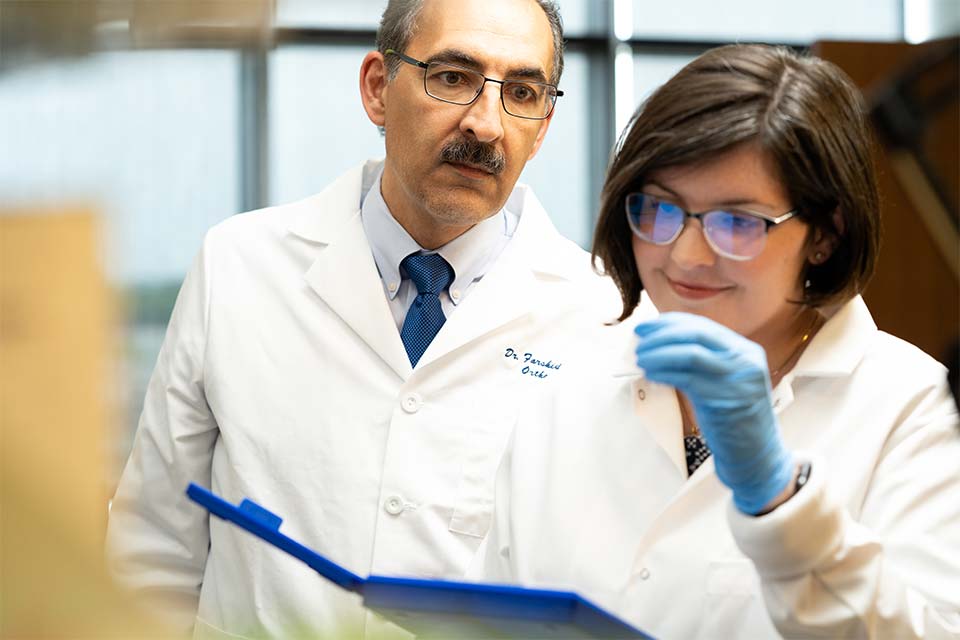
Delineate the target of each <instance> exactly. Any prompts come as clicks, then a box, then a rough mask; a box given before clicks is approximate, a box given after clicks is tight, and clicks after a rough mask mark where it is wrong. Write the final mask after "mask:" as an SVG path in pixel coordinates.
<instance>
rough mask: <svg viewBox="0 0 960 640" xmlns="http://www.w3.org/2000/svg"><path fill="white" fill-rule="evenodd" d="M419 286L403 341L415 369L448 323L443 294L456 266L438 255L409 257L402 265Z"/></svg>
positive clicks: (409, 312) (404, 321) (406, 322)
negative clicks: (442, 299)
mask: <svg viewBox="0 0 960 640" xmlns="http://www.w3.org/2000/svg"><path fill="white" fill-rule="evenodd" d="M400 266H402V267H403V268H404V269H405V270H406V272H407V275H408V276H410V279H411V280H413V284H415V285H416V286H417V297H416V298H415V299H414V301H413V304H412V305H410V309H409V310H408V311H407V317H406V318H404V320H403V329H401V330H400V339H401V340H402V341H403V346H404V348H405V349H406V350H407V357H409V358H410V365H411V366H413V367H415V366H417V362H419V360H420V356H422V355H423V353H424V352H425V351H426V350H427V347H429V346H430V343H431V342H432V341H433V338H434V336H436V335H437V333H439V332H440V327H442V326H443V323H444V322H446V321H447V318H446V316H444V315H443V309H442V308H441V306H440V298H439V297H438V296H439V295H440V292H441V291H443V290H444V289H446V288H447V287H448V286H449V285H450V281H451V280H453V267H451V266H450V265H449V264H448V263H447V261H446V260H444V259H443V257H442V256H441V255H440V254H439V253H431V254H428V255H416V254H414V255H409V256H407V257H406V258H404V259H403V262H401V263H400Z"/></svg>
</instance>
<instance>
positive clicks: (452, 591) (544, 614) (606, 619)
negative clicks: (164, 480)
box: [187, 483, 650, 638]
mask: <svg viewBox="0 0 960 640" xmlns="http://www.w3.org/2000/svg"><path fill="white" fill-rule="evenodd" d="M187 496H189V497H190V499H191V500H193V501H194V502H196V503H198V504H200V505H201V506H202V507H204V508H206V509H207V510H209V511H210V513H212V514H213V515H215V516H217V517H219V518H223V519H224V520H227V521H229V522H232V523H234V524H236V525H238V526H240V527H241V528H243V529H246V530H247V531H249V532H250V533H252V534H254V535H255V536H258V537H260V538H263V539H264V540H266V541H267V542H269V543H270V544H272V545H274V546H276V547H279V548H280V549H282V550H284V551H286V552H287V553H289V554H290V555H292V556H294V557H295V558H298V559H300V560H302V561H303V562H305V563H306V564H307V565H308V566H310V567H311V568H313V569H314V570H315V571H316V572H317V573H319V574H320V575H321V576H323V577H324V578H326V579H327V580H330V581H331V582H333V583H335V584H337V585H339V586H340V587H342V588H344V589H346V590H348V591H352V592H354V593H357V594H359V595H360V596H362V598H363V604H364V606H365V607H367V608H368V609H370V610H372V611H375V612H377V613H379V614H380V615H382V616H383V617H385V618H387V619H388V620H390V621H391V622H393V623H395V624H397V625H399V626H400V627H403V628H404V629H406V630H407V631H410V632H411V633H413V634H415V635H417V636H420V637H425V638H429V637H446V638H449V637H484V638H650V636H648V635H646V634H645V633H643V632H642V631H640V630H639V629H636V628H635V627H632V626H631V625H629V624H627V623H626V622H624V621H622V620H620V619H619V618H617V617H616V616H613V615H611V614H609V613H607V612H606V611H604V610H603V609H601V608H600V607H598V606H596V605H595V604H593V603H591V602H589V601H588V600H586V599H584V598H581V597H580V596H578V595H577V594H575V593H572V592H569V591H550V590H546V589H525V588H522V587H514V586H508V585H494V584H479V583H470V582H453V581H447V580H421V579H415V578H390V577H386V576H376V575H372V576H368V577H366V578H362V577H360V576H358V575H356V574H354V573H352V572H350V571H347V570H346V569H344V568H343V567H341V566H340V565H338V564H336V563H335V562H332V561H330V560H328V559H326V558H324V557H323V556H321V555H320V554H318V553H317V552H315V551H313V550H312V549H309V548H307V547H305V546H303V545H302V544H300V543H299V542H297V541H296V540H293V539H291V538H288V537H287V536H285V535H283V534H282V533H280V524H281V523H282V522H283V520H282V519H281V518H280V517H279V516H277V515H276V514H274V513H271V512H270V511H268V510H266V509H264V508H263V507H261V506H260V505H258V504H257V503H255V502H253V501H251V500H248V499H244V500H243V501H241V502H240V504H239V505H238V506H235V505H232V504H230V503H229V502H227V501H225V500H223V499H222V498H220V497H219V496H217V495H215V494H213V493H211V492H210V491H207V490H206V489H204V488H203V487H201V486H199V485H196V484H194V483H190V486H189V487H187Z"/></svg>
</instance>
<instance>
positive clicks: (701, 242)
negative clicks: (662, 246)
mask: <svg viewBox="0 0 960 640" xmlns="http://www.w3.org/2000/svg"><path fill="white" fill-rule="evenodd" d="M670 259H671V260H673V261H674V262H675V263H676V264H677V266H679V267H682V268H684V269H693V268H696V267H705V266H706V267H709V266H713V265H714V264H716V262H717V254H716V253H715V252H714V251H713V249H712V248H711V247H710V245H709V244H707V238H706V236H704V235H703V225H702V224H701V223H700V221H699V220H696V219H694V218H687V220H686V222H685V223H684V225H683V230H682V231H681V232H680V237H678V238H677V239H676V240H675V241H674V243H673V248H672V249H671V251H670Z"/></svg>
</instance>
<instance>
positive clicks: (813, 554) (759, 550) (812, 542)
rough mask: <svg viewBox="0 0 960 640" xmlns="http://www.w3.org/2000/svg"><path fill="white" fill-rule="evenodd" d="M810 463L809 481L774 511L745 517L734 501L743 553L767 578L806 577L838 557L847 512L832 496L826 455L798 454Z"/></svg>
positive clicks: (732, 519) (731, 518)
mask: <svg viewBox="0 0 960 640" xmlns="http://www.w3.org/2000/svg"><path fill="white" fill-rule="evenodd" d="M795 457H796V459H797V460H810V462H811V463H812V468H811V473H810V479H809V481H808V482H807V484H806V485H805V486H804V487H803V488H802V489H801V490H800V491H798V492H797V493H796V494H794V495H793V496H792V497H791V498H790V499H789V500H787V501H786V502H784V503H783V504H781V505H780V506H779V507H777V508H776V509H774V510H773V511H771V512H770V513H768V514H766V515H762V516H751V515H747V514H744V513H741V512H740V511H739V510H738V509H737V508H736V506H735V505H734V504H733V501H732V500H731V501H730V503H729V504H728V506H727V521H728V522H729V524H730V531H731V533H732V534H733V538H734V540H735V541H736V543H737V546H738V547H740V551H742V552H743V553H744V555H746V556H747V557H748V558H750V559H751V560H752V561H753V563H754V565H755V566H756V568H757V572H758V573H759V574H760V575H761V576H762V577H766V578H789V577H792V576H796V575H800V574H803V573H807V572H809V571H811V570H813V569H814V568H815V567H816V566H818V565H819V564H820V563H821V562H822V561H823V560H824V559H825V558H826V557H827V556H829V555H830V554H832V553H834V552H835V551H836V550H837V549H838V548H839V547H840V545H841V543H842V540H843V528H844V517H843V513H844V511H843V509H842V508H841V507H840V505H839V504H838V503H837V502H836V501H835V500H833V499H832V498H831V496H830V493H829V491H828V486H827V485H828V482H827V478H828V476H829V470H828V468H827V463H826V461H825V460H824V459H823V458H822V457H818V456H810V455H805V454H804V453H802V452H799V453H797V455H796V456H795Z"/></svg>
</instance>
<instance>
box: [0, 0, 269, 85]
mask: <svg viewBox="0 0 960 640" xmlns="http://www.w3.org/2000/svg"><path fill="white" fill-rule="evenodd" d="M273 17H274V0H0V72H2V71H5V70H9V69H12V68H14V67H17V66H21V65H23V64H28V63H32V62H37V61H41V60H45V59H48V58H57V57H69V56H79V55H84V54H87V53H91V52H94V51H101V50H106V49H133V48H141V47H143V48H162V47H198V48H202V47H205V46H237V47H244V46H249V47H264V48H266V47H269V46H271V39H272V31H273Z"/></svg>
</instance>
